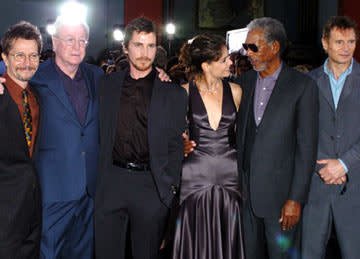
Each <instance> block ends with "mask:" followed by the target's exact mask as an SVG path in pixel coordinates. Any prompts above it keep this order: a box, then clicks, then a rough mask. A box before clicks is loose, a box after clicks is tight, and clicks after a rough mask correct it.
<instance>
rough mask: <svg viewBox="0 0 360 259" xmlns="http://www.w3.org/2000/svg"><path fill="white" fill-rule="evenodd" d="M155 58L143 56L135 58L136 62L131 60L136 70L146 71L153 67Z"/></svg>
mask: <svg viewBox="0 0 360 259" xmlns="http://www.w3.org/2000/svg"><path fill="white" fill-rule="evenodd" d="M152 61H153V60H151V59H150V58H147V57H141V58H137V59H135V62H131V60H130V62H131V64H132V65H133V66H134V67H135V68H136V70H138V71H146V70H148V69H149V68H151V67H152V64H153V62H152Z"/></svg>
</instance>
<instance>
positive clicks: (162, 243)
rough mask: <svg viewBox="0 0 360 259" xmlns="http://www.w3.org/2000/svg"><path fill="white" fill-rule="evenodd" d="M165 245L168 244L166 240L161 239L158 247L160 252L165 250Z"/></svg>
mask: <svg viewBox="0 0 360 259" xmlns="http://www.w3.org/2000/svg"><path fill="white" fill-rule="evenodd" d="M167 243H168V240H166V239H163V240H162V242H161V245H160V250H163V249H164V248H165V246H166V245H167Z"/></svg>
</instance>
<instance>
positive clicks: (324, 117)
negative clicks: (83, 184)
mask: <svg viewBox="0 0 360 259" xmlns="http://www.w3.org/2000/svg"><path fill="white" fill-rule="evenodd" d="M309 75H310V76H311V77H312V78H313V79H314V80H315V81H316V82H317V85H318V88H319V102H320V118H319V145H318V155H317V158H318V159H326V158H340V159H342V160H343V161H344V163H345V164H346V166H347V167H348V169H349V172H348V176H349V182H348V183H347V190H346V196H349V197H356V199H358V197H360V175H359V173H360V115H359V111H360V65H359V63H357V62H356V61H355V60H354V63H353V68H352V72H351V74H350V75H349V76H348V77H347V79H346V81H345V84H344V87H343V90H342V93H341V96H340V99H339V103H338V106H337V109H336V110H335V106H334V101H333V97H332V92H331V88H330V81H329V77H328V76H327V75H326V74H325V72H324V67H323V66H321V67H319V68H317V69H315V70H313V71H311V72H310V73H309ZM320 168H321V167H320V166H317V167H316V170H319V169H320ZM340 191H341V188H339V186H338V185H326V184H324V182H323V181H322V180H321V178H320V176H319V175H318V174H317V173H314V174H313V177H312V183H311V191H310V197H309V202H324V201H326V200H329V199H330V198H331V196H330V195H326V194H327V193H328V194H330V193H332V192H335V193H336V192H340ZM352 195H353V196H352Z"/></svg>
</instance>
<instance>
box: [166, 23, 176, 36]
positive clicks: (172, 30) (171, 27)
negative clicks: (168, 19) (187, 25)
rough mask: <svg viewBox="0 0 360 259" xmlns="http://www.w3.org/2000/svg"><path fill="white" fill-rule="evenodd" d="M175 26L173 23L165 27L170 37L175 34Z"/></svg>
mask: <svg viewBox="0 0 360 259" xmlns="http://www.w3.org/2000/svg"><path fill="white" fill-rule="evenodd" d="M175 29H176V28H175V25H174V24H173V23H168V24H167V25H166V32H167V34H170V35H173V34H175Z"/></svg>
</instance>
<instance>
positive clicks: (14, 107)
mask: <svg viewBox="0 0 360 259" xmlns="http://www.w3.org/2000/svg"><path fill="white" fill-rule="evenodd" d="M3 97H4V99H5V100H7V101H8V105H9V106H10V107H11V108H10V110H11V112H14V116H13V119H14V120H15V125H19V126H20V132H21V136H22V137H21V139H22V142H23V148H24V150H25V152H27V156H28V157H30V153H29V148H28V145H27V142H26V136H25V130H24V123H23V121H22V118H21V115H20V112H19V108H18V106H17V104H16V103H15V101H14V100H13V98H12V97H11V95H10V92H9V91H8V90H7V88H6V85H5V89H4V94H3ZM14 133H15V132H14Z"/></svg>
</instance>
